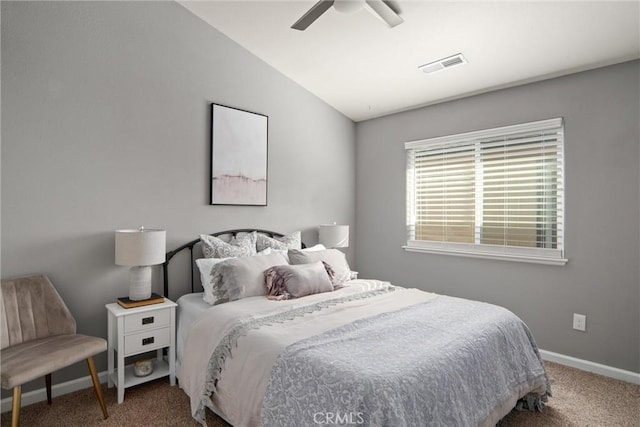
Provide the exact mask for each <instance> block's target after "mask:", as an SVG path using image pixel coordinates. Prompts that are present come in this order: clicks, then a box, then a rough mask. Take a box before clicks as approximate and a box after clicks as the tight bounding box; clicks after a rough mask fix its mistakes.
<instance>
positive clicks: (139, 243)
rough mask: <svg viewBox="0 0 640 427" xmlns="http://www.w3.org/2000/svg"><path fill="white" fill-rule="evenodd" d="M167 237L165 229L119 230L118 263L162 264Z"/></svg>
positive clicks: (131, 265)
mask: <svg viewBox="0 0 640 427" xmlns="http://www.w3.org/2000/svg"><path fill="white" fill-rule="evenodd" d="M166 237H167V232H166V231H165V230H152V229H141V230H117V231H116V264H117V265H126V266H129V267H137V266H146V265H156V264H162V263H163V262H164V261H165V252H166Z"/></svg>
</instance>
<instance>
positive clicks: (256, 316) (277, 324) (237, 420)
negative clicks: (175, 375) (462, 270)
mask: <svg viewBox="0 0 640 427" xmlns="http://www.w3.org/2000/svg"><path fill="white" fill-rule="evenodd" d="M445 299H447V298H446V297H439V296H438V295H436V294H432V293H427V292H423V291H420V290H417V289H405V288H400V287H394V286H392V285H390V284H389V283H387V282H381V281H377V280H354V281H351V282H349V285H348V286H347V287H345V288H342V289H340V290H338V291H334V292H328V293H323V294H317V295H310V296H307V297H303V298H299V299H292V300H286V301H273V300H268V299H267V298H265V297H252V298H245V299H242V300H239V301H233V302H230V303H225V304H221V305H218V306H214V307H211V308H209V309H207V310H205V311H204V312H203V313H202V315H201V317H200V318H199V319H198V320H196V321H194V322H193V323H192V324H191V327H190V330H189V333H188V336H187V337H186V341H185V346H184V352H183V355H182V365H181V367H180V371H179V378H180V385H181V387H182V388H183V389H184V390H185V392H186V393H187V395H188V396H189V397H190V401H191V411H192V415H193V416H194V418H195V419H196V420H198V421H200V422H201V423H202V424H205V422H204V411H205V408H206V407H209V408H211V409H212V410H214V412H216V413H217V414H219V415H221V416H222V417H223V418H225V419H226V420H227V421H228V422H229V423H231V424H232V425H234V426H236V427H244V426H259V425H260V424H261V421H262V410H263V399H264V395H265V390H266V389H267V386H268V384H269V380H270V378H271V374H272V368H273V367H274V363H275V362H276V359H278V360H280V359H279V356H280V355H281V354H284V352H283V351H284V350H285V349H288V348H289V349H294V350H292V351H294V352H295V351H297V350H295V349H296V348H297V346H293V344H295V343H301V342H302V341H301V340H305V339H307V338H311V337H314V338H312V340H317V338H319V335H320V334H324V333H327V332H328V331H333V332H331V333H329V334H325V335H322V337H324V336H327V335H331V334H335V333H337V331H336V330H337V328H340V327H343V326H345V325H349V328H350V327H352V326H353V325H354V324H353V322H356V321H359V320H362V319H366V321H365V323H367V322H369V323H370V321H371V318H372V316H377V315H381V314H383V313H389V312H396V311H398V310H401V309H402V310H403V311H404V315H405V317H406V313H410V311H409V309H407V308H408V307H412V306H413V307H414V308H415V306H416V305H417V304H421V303H425V302H429V305H431V304H433V306H434V307H435V306H438V304H437V303H438V302H439V301H443V300H445ZM449 299H451V298H449ZM462 301H466V300H462ZM469 304H476V305H483V304H482V303H473V302H469ZM462 305H463V304H462ZM462 305H460V307H462ZM484 305H485V306H489V305H488V304H484ZM494 307H495V306H494ZM495 309H496V310H497V311H499V312H507V313H508V314H509V315H510V316H511V317H513V318H515V320H516V321H517V322H515V323H517V324H518V326H517V328H519V329H521V332H523V331H524V330H526V332H527V334H528V328H526V325H524V324H523V323H522V322H521V321H520V320H519V319H517V317H515V316H514V315H513V314H512V313H510V312H508V310H505V309H500V308H499V307H495ZM458 311H460V310H458ZM446 313H448V312H446ZM446 313H445V312H442V313H441V315H439V314H433V315H432V316H440V317H435V318H433V320H430V319H427V320H426V322H427V323H426V324H428V325H431V324H432V323H434V324H437V325H436V326H434V327H436V329H438V330H443V331H444V330H448V331H451V329H450V325H449V323H450V322H449V321H448V320H446V319H448V317H447V316H444V314H446ZM458 314H460V313H458ZM385 316H386V317H389V315H385ZM441 316H444V317H441ZM506 317H509V316H506ZM411 318H412V319H413V317H411ZM454 318H455V316H454ZM462 318H464V313H462ZM438 320H439V323H438ZM404 321H407V320H406V319H405V320H404ZM409 322H410V320H409ZM443 322H445V323H446V324H441V323H443ZM454 323H455V322H454ZM367 324H368V323H367ZM491 325H493V323H491V322H489V323H487V327H488V329H486V330H480V331H479V332H478V334H480V335H483V334H485V333H487V332H488V333H490V335H496V336H497V338H498V339H499V340H500V339H501V338H500V337H502V336H503V335H504V334H502V332H503V330H502V329H501V328H502V327H503V325H502V324H500V325H496V326H491ZM454 326H455V325H454ZM368 327H371V325H368ZM396 329H397V327H396ZM427 329H428V328H427ZM376 330H377V329H376ZM403 330H404V329H403ZM474 330H475V329H474V328H473V327H472V328H471V329H470V330H469V331H467V332H460V333H461V334H462V333H464V334H466V335H465V337H466V338H465V339H466V340H470V342H471V346H472V347H473V346H474V345H475V344H474V343H475V340H476V339H477V338H480V335H479V336H478V337H476V336H475V335H474ZM483 331H484V332H483ZM494 332H495V333H494ZM374 335H375V334H374ZM450 335H451V334H450ZM467 335H468V336H467ZM419 336H421V335H419ZM452 336H453V338H451V337H448V338H447V339H450V340H451V339H453V340H454V341H456V340H455V337H456V336H458V335H456V333H455V330H454V331H453V335H452ZM504 336H506V335H504ZM430 337H432V338H433V336H432V335H430ZM330 338H331V337H330ZM460 338H462V337H460ZM415 339H417V338H412V339H411V340H412V341H411V342H412V343H413V342H415ZM529 339H530V340H531V341H530V342H529ZM529 339H526V340H524V341H526V347H527V348H523V347H520V344H514V347H513V348H512V349H511V348H509V349H510V350H511V351H513V352H516V353H518V352H520V350H523V351H524V350H526V353H527V355H528V356H530V358H533V359H536V358H537V359H538V360H537V363H536V367H535V370H536V371H540V372H537V376H536V377H535V378H533V379H532V380H531V381H529V379H528V378H527V381H525V382H524V383H523V384H524V385H520V381H519V378H516V379H518V381H516V383H518V384H517V386H516V387H515V389H514V390H508V391H509V393H507V394H508V396H506V398H504V399H498V400H497V402H498V404H497V406H489V407H488V408H487V409H488V410H489V411H493V412H492V413H490V414H489V415H488V417H487V418H484V419H483V420H481V421H479V424H485V423H487V422H488V423H489V424H491V425H493V424H495V422H496V421H497V420H499V419H500V418H501V417H502V416H504V415H505V414H506V413H508V412H509V411H510V410H511V408H513V406H514V405H515V402H516V400H517V399H518V398H520V397H523V396H525V395H527V394H528V393H531V392H533V393H535V394H536V395H537V396H538V397H540V398H544V399H546V393H548V392H549V391H550V390H549V389H548V380H547V378H546V374H545V372H544V367H543V365H542V364H541V361H540V360H539V354H538V353H537V347H536V346H535V342H533V339H532V338H531V337H530V335H529ZM480 341H486V340H484V339H480ZM488 342H491V341H490V340H489V341H488ZM423 346H424V345H423ZM489 346H491V344H490V345H489ZM529 346H530V347H529ZM373 347H375V345H373ZM405 347H406V346H405ZM427 347H429V346H428V343H427ZM436 347H437V346H436ZM347 348H348V346H347ZM393 348H396V347H395V346H394V347H393ZM389 351H391V352H392V353H393V349H389V348H388V349H387V353H389ZM429 351H431V350H429ZM498 351H501V350H498ZM463 353H464V352H463ZM393 354H395V353H393ZM474 354H475V353H474ZM212 355H213V356H212ZM387 356H389V354H387ZM445 356H446V355H445ZM320 357H321V359H318V360H317V361H318V362H321V363H324V364H325V365H326V364H329V365H327V366H328V368H329V369H331V366H332V365H330V364H331V363H332V362H331V361H332V360H334V359H332V358H331V354H328V355H327V357H326V359H324V356H323V355H320ZM493 357H497V356H495V355H493V356H491V358H493ZM498 358H499V357H498ZM516 359H517V358H514V361H511V359H509V360H508V361H507V364H513V363H515V364H518V363H520V362H518V361H516ZM314 360H316V359H314ZM357 360H362V358H361V357H358V358H357ZM387 360H388V359H387ZM446 360H448V359H447V358H446V357H445V358H444V359H442V360H441V361H443V363H444V362H446ZM313 366H316V363H315V362H314V364H313ZM327 366H325V367H327ZM452 369H454V370H455V368H452ZM463 369H469V366H467V367H466V368H464V367H463ZM485 371H486V372H483V373H482V375H481V376H482V378H480V380H478V381H480V382H481V383H482V382H483V381H492V379H491V378H492V375H496V374H500V373H499V372H495V369H485ZM489 371H494V372H489ZM296 372H297V371H296ZM465 372H470V371H465ZM514 372H515V374H516V376H518V375H521V374H522V372H520V371H519V370H517V369H516V370H514ZM510 373H513V372H510ZM525 373H526V374H527V375H528V374H529V373H530V372H528V371H527V372H525ZM500 375H501V374H500ZM455 376H457V377H458V376H460V375H458V374H456V375H455ZM464 376H465V375H462V377H464ZM296 378H297V377H296V376H295V375H294V376H292V377H291V379H293V380H296ZM473 381H475V380H473ZM476 382H477V381H476ZM304 384H306V383H304ZM312 388H313V387H312ZM507 388H508V387H507ZM502 391H504V390H501V392H502ZM280 395H281V392H280V391H279V392H278V393H277V396H280ZM468 397H469V396H467V398H468ZM445 400H446V399H445ZM464 401H465V402H467V400H464ZM492 407H493V410H492V409H491V408H492ZM471 411H472V412H473V411H474V410H473V409H471ZM293 425H295V423H294V424H293Z"/></svg>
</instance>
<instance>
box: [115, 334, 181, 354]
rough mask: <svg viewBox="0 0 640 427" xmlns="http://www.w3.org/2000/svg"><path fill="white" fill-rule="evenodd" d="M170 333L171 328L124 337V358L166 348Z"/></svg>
mask: <svg viewBox="0 0 640 427" xmlns="http://www.w3.org/2000/svg"><path fill="white" fill-rule="evenodd" d="M170 332H171V328H163V329H156V330H153V331H146V332H140V333H138V334H131V335H127V336H125V337H124V354H125V356H126V355H129V354H137V353H141V352H144V351H148V350H155V349H157V348H162V347H167V346H168V345H169V337H170Z"/></svg>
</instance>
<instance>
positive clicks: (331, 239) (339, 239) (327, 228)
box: [318, 222, 349, 248]
mask: <svg viewBox="0 0 640 427" xmlns="http://www.w3.org/2000/svg"><path fill="white" fill-rule="evenodd" d="M318 235H319V236H318V237H319V240H320V243H321V244H323V245H324V246H326V247H327V248H346V247H348V246H349V226H348V225H337V224H336V223H335V222H334V223H333V224H320V226H319V233H318Z"/></svg>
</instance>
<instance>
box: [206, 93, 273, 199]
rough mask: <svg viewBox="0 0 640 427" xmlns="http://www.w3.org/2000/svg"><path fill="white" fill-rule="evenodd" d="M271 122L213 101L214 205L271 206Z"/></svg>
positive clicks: (212, 167)
mask: <svg viewBox="0 0 640 427" xmlns="http://www.w3.org/2000/svg"><path fill="white" fill-rule="evenodd" d="M268 121H269V118H268V117H267V116H265V115H262V114H257V113H252V112H250V111H244V110H240V109H237V108H232V107H227V106H224V105H219V104H211V204H212V205H253V206H266V205H267V139H268Z"/></svg>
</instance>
